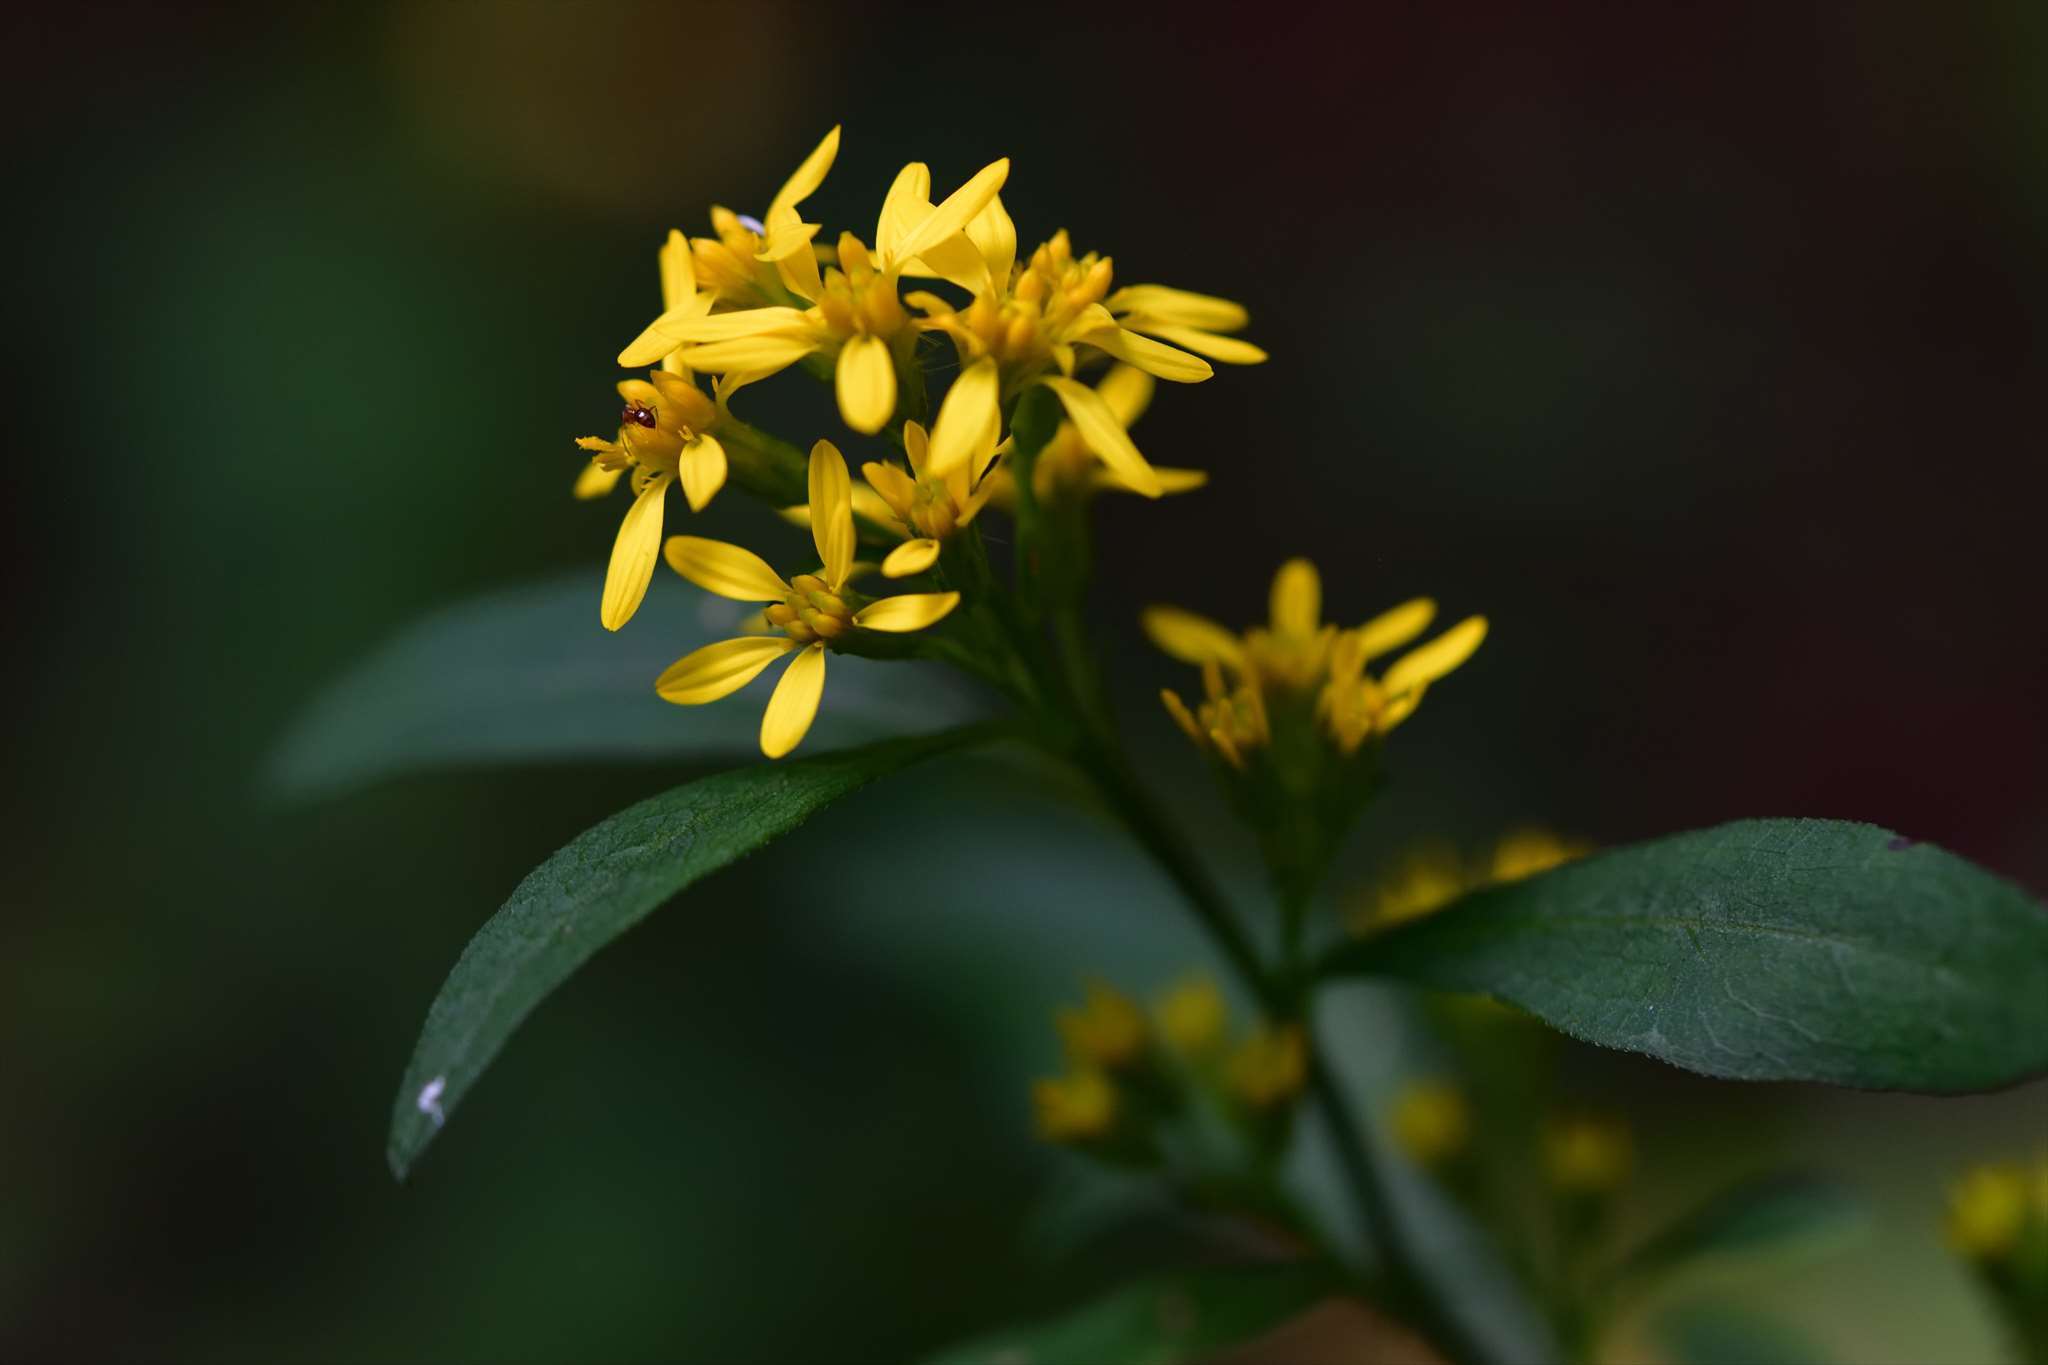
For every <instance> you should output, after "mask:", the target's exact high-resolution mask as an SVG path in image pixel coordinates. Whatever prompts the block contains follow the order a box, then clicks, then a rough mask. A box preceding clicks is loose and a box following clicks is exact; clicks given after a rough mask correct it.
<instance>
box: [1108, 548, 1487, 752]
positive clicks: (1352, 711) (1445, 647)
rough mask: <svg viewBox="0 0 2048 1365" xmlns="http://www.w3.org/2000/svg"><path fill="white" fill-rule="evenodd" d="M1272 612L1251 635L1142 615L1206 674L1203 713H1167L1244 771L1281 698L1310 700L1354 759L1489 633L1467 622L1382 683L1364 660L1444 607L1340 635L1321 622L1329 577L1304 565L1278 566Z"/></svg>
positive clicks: (1161, 610)
mask: <svg viewBox="0 0 2048 1365" xmlns="http://www.w3.org/2000/svg"><path fill="white" fill-rule="evenodd" d="M1269 611H1270V619H1269V622H1268V624H1267V625H1266V626H1265V627H1254V628H1252V629H1251V630H1249V631H1247V632H1245V634H1244V635H1243V636H1238V635H1234V634H1232V633H1231V632H1230V631H1228V630H1226V629H1224V628H1223V627H1222V626H1220V625H1217V624H1216V623H1215V622H1214V621H1211V620H1209V619H1208V618H1206V617H1203V616H1198V615H1196V614H1195V613H1193V612H1190V611H1184V610H1182V609H1180V608H1178V607H1150V608H1147V609H1146V611H1145V613H1144V615H1143V617H1142V623H1143V625H1144V627H1145V633H1146V634H1147V635H1149V636H1151V637H1152V642H1153V643H1154V644H1156V645H1158V646H1159V648H1160V649H1162V650H1164V651H1165V652H1166V653H1168V654H1170V655H1172V656H1173V657H1174V658H1176V659H1179V660H1182V661H1183V662H1185V663H1191V664H1195V665H1197V666H1199V667H1201V668H1202V670H1203V690H1204V693H1205V696H1206V700H1205V701H1204V702H1203V703H1202V705H1201V706H1200V708H1199V709H1198V710H1193V711H1191V710H1190V709H1189V708H1188V706H1187V705H1186V704H1185V703H1184V702H1182V701H1181V699H1180V697H1179V695H1178V694H1176V693H1174V692H1172V691H1167V692H1164V693H1162V700H1163V701H1164V702H1165V704H1166V709H1167V712H1168V713H1169V714H1170V715H1172V717H1173V718H1174V720H1175V721H1176V722H1177V723H1178V724H1179V725H1180V726H1181V728H1182V729H1184V730H1186V731H1187V732H1188V734H1189V736H1190V737H1192V738H1193V739H1194V741H1195V743H1196V744H1197V745H1198V746H1200V747H1203V748H1213V749H1214V750H1215V751H1216V752H1217V753H1219V754H1221V755H1222V756H1223V757H1224V758H1225V759H1227V760H1228V761H1229V762H1231V763H1232V764H1233V765H1235V766H1237V767H1240V768H1242V767H1243V766H1244V761H1245V750H1246V749H1247V748H1248V747H1252V746H1257V745H1262V744H1264V743H1265V742H1267V740H1268V738H1269V735H1270V731H1269V728H1268V722H1267V719H1266V715H1267V712H1268V710H1269V709H1270V707H1271V706H1272V705H1273V704H1275V702H1276V701H1277V700H1279V699H1281V698H1300V697H1304V696H1305V697H1308V698H1310V699H1311V700H1312V701H1313V703H1314V707H1315V714H1316V717H1317V720H1318V722H1319V724H1320V725H1321V726H1322V727H1323V730H1324V732H1325V734H1326V735H1327V736H1328V737H1329V739H1330V740H1331V742H1332V743H1333V744H1335V745H1336V747H1337V748H1338V750H1339V751H1340V752H1342V753H1344V754H1346V755H1349V754H1353V753H1356V752H1357V751H1358V748H1359V746H1360V745H1362V744H1363V743H1364V742H1365V740H1366V739H1367V738H1368V737H1369V736H1372V735H1375V734H1384V733H1386V732H1387V731H1388V730H1391V729H1392V728H1393V727H1394V726H1396V725H1398V724H1399V723H1400V722H1401V721H1402V720H1404V719H1406V718H1407V717H1408V716H1409V715H1410V714H1411V713H1412V712H1413V711H1414V710H1415V707H1416V706H1417V704H1419V703H1420V701H1421V700H1422V694H1423V691H1424V690H1425V689H1426V688H1427V687H1428V686H1429V684H1431V683H1433V682H1435V681H1436V680H1437V679H1439V678H1442V677H1443V676H1444V675H1445V674H1448V673H1450V672H1451V671H1452V670H1454V669H1456V668H1457V667H1458V666H1459V665H1461V664H1463V663H1464V662H1465V661H1466V660H1467V659H1469V658H1470V657H1471V656H1472V653H1473V651H1474V650H1476V649H1478V648H1479V643H1480V641H1481V640H1483V639H1485V637H1486V618H1485V617H1483V616H1472V617H1468V618H1466V619H1465V620H1464V621H1461V622H1459V623H1458V624H1457V625H1455V626H1453V627H1452V628H1451V629H1449V630H1447V631H1445V632H1444V633H1443V634H1441V635H1439V636H1437V637H1436V638H1435V639H1433V640H1431V641H1430V642H1429V643H1427V644H1425V645H1422V646H1419V647H1418V648H1415V649H1412V650H1410V651H1409V652H1408V653H1406V654H1404V655H1402V656H1401V657H1400V658H1398V659H1396V660H1395V661H1394V663H1393V665H1392V666H1391V667H1389V668H1388V669H1387V671H1386V673H1385V674H1384V675H1382V676H1381V677H1380V678H1378V679H1373V678H1371V677H1368V676H1366V674H1365V672H1364V668H1365V664H1366V663H1367V662H1368V661H1369V660H1371V659H1373V658H1375V657H1377V656H1379V655H1381V654H1384V653H1387V652H1388V651H1390V650H1393V649H1397V648H1399V647H1400V646H1402V645H1404V644H1407V643H1408V642H1409V641H1410V640H1413V639H1414V638H1415V637H1416V636H1417V635H1420V634H1421V633H1422V632H1423V631H1424V630H1425V629H1427V628H1428V626H1429V623H1430V621H1431V620H1432V619H1433V618H1434V617H1435V614H1436V604H1435V603H1433V602H1431V601H1429V600H1428V599H1427V598H1417V599H1416V600H1414V601H1412V602H1406V603H1403V604H1402V605H1401V606H1398V607H1395V608H1394V609H1393V610H1391V611H1387V612H1383V613H1381V614H1380V615H1379V616H1376V617H1374V618H1373V619H1372V620H1370V621H1368V622H1366V623H1365V624H1364V625H1362V626H1359V627H1357V628H1356V629H1353V630H1340V629H1339V628H1338V627H1336V626H1334V625H1330V624H1326V623H1325V622H1324V621H1323V620H1322V579H1321V576H1320V575H1318V574H1317V572H1316V568H1315V566H1314V565H1313V564H1311V563H1309V561H1307V560H1306V559H1293V560H1289V561H1288V562H1287V563H1285V564H1283V565H1281V566H1280V571H1279V572H1278V573H1277V574H1275V575H1274V577H1273V590H1272V601H1271V604H1270V608H1269ZM1226 671H1227V674H1228V678H1229V681H1228V682H1226Z"/></svg>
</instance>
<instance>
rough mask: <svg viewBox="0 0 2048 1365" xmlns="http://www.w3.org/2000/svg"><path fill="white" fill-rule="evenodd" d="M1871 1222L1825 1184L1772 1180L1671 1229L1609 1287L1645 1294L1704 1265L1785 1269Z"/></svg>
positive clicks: (1844, 1193) (1858, 1204)
mask: <svg viewBox="0 0 2048 1365" xmlns="http://www.w3.org/2000/svg"><path fill="white" fill-rule="evenodd" d="M1868 1215H1869V1209H1868V1207H1867V1206H1866V1205H1865V1204H1864V1202H1863V1201H1862V1200H1861V1199H1859V1198H1857V1197H1856V1196H1855V1195H1853V1194H1851V1193H1850V1192H1849V1191H1848V1190H1846V1189H1844V1188H1843V1187H1842V1186H1841V1185H1840V1184H1838V1183H1837V1182H1835V1181H1832V1180H1829V1179H1826V1178H1825V1177H1820V1176H1811V1175H1798V1174H1781V1175H1775V1176H1767V1177H1764V1178H1762V1179H1758V1180H1753V1181H1750V1182H1748V1183H1745V1184H1742V1185H1738V1186H1736V1187H1735V1188H1733V1189H1731V1190H1726V1191H1724V1192H1722V1193H1720V1194H1718V1195H1715V1196H1714V1197H1712V1198H1711V1199H1709V1200H1707V1201H1706V1202H1705V1203H1703V1204H1701V1205H1700V1206H1699V1207H1698V1208H1696V1209H1694V1210H1693V1211H1692V1212H1691V1213H1688V1214H1686V1215H1685V1216H1683V1217H1682V1218H1680V1219H1678V1220H1677V1221H1676V1222H1674V1223H1672V1224H1670V1225H1669V1226H1668V1227H1666V1228H1665V1229H1664V1230H1663V1231H1662V1232H1659V1233H1658V1234H1656V1235H1655V1236H1654V1237H1652V1238H1651V1239H1650V1240H1649V1241H1647V1242H1645V1243H1644V1244H1643V1245H1642V1246H1640V1247H1639V1248H1637V1249H1636V1250H1635V1251H1634V1252H1632V1253H1630V1254H1629V1256H1628V1257H1627V1258H1626V1259H1624V1260H1623V1261H1622V1262H1621V1264H1620V1265H1618V1266H1617V1267H1616V1268H1615V1270H1614V1272H1613V1276H1612V1279H1613V1280H1614V1281H1615V1282H1617V1283H1627V1284H1633V1285H1637V1286H1640V1287H1645V1288H1647V1287H1648V1286H1649V1285H1650V1284H1651V1283H1653V1282H1656V1281H1660V1280H1662V1279H1663V1278H1665V1277H1666V1276H1668V1275H1669V1274H1671V1273H1673V1272H1675V1271H1679V1270H1684V1269H1689V1268H1691V1267H1695V1266H1699V1265H1702V1264H1704V1263H1707V1262H1718V1261H1740V1260H1759V1261H1763V1260H1768V1261H1769V1262H1771V1263H1772V1264H1782V1263H1783V1261H1784V1259H1785V1258H1786V1257H1787V1256H1791V1255H1798V1254H1802V1253H1809V1252H1815V1251H1819V1250H1822V1249H1825V1248H1827V1247H1831V1246H1835V1245H1839V1244H1841V1243H1843V1242H1846V1241H1847V1240H1849V1239H1850V1238H1851V1237H1853V1236H1854V1235H1855V1234H1856V1233H1857V1232H1859V1231H1860V1230H1861V1229H1862V1228H1863V1226H1864V1225H1865V1223H1866V1221H1867V1219H1868Z"/></svg>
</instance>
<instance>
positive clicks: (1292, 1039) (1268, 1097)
mask: <svg viewBox="0 0 2048 1365" xmlns="http://www.w3.org/2000/svg"><path fill="white" fill-rule="evenodd" d="M1307 1079H1308V1042H1307V1039H1306V1038H1304V1037H1303V1036H1302V1031H1301V1029H1300V1028H1299V1027H1297V1026H1296V1025H1293V1024H1288V1025H1285V1026H1284V1027H1281V1028H1272V1027H1261V1028H1259V1029H1258V1030H1257V1031H1256V1032H1255V1033H1253V1034H1252V1035H1251V1037H1249V1038H1247V1039H1245V1040H1244V1041H1243V1042H1242V1043H1239V1044H1238V1045H1237V1047H1236V1048H1235V1049H1233V1050H1232V1052H1231V1054H1230V1060H1229V1061H1228V1063H1227V1064H1226V1065H1225V1068H1224V1080H1225V1083H1226V1084H1228V1085H1229V1087H1230V1093H1231V1094H1232V1095H1234V1096H1235V1097H1236V1098H1237V1099H1238V1100H1239V1101H1240V1102H1241V1103H1243V1104H1245V1105H1247V1106H1249V1107H1250V1108H1253V1109H1271V1108H1273V1107H1274V1106H1276V1105H1279V1104H1283V1103H1285V1102H1286V1101H1288V1100H1291V1099H1293V1098H1294V1097H1295V1096H1296V1095H1298V1094H1300V1093H1301V1088H1302V1085H1303V1084H1304V1083H1305V1082H1306V1081H1307Z"/></svg>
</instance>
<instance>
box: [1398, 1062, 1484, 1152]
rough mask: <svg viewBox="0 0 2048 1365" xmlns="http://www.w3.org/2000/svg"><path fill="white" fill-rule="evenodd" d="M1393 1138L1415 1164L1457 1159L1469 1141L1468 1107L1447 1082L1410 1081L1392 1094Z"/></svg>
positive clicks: (1458, 1091)
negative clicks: (1393, 1095) (1394, 1094)
mask: <svg viewBox="0 0 2048 1365" xmlns="http://www.w3.org/2000/svg"><path fill="white" fill-rule="evenodd" d="M1391 1126H1392V1128H1393V1130H1394V1140H1395V1141H1396V1142H1398V1143H1399V1144H1400V1145H1401V1150H1402V1151H1403V1152H1405V1153H1407V1155H1408V1159H1409V1160H1410V1161H1413V1162H1414V1163H1415V1164H1416V1165H1418V1166H1426V1167H1437V1166H1443V1165H1446V1164H1448V1163H1449V1162H1452V1161H1455V1160H1457V1159H1458V1158H1459V1157H1461V1156H1463V1155H1464V1154H1465V1149H1466V1148H1467V1147H1468V1146H1470V1145H1471V1141H1472V1110H1471V1106H1470V1105H1468V1104H1467V1103H1466V1102H1465V1095H1464V1092H1463V1091H1461V1090H1459V1089H1458V1087H1457V1086H1455V1085H1452V1084H1450V1083H1449V1082H1447V1081H1414V1082H1411V1083H1409V1084H1408V1085H1405V1086H1403V1087H1401V1091H1400V1093H1399V1094H1398V1095H1396V1096H1395V1097H1394V1112H1393V1119H1392V1123H1391Z"/></svg>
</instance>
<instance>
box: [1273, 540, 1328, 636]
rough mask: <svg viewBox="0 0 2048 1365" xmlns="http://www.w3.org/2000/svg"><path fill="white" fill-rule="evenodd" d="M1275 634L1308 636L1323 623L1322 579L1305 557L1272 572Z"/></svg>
mask: <svg viewBox="0 0 2048 1365" xmlns="http://www.w3.org/2000/svg"><path fill="white" fill-rule="evenodd" d="M1271 618H1272V623H1273V633H1274V634H1276V635H1293V636H1305V635H1313V634H1315V633H1316V628H1317V627H1318V626H1320V625H1322V623H1323V580H1322V578H1321V577H1320V576H1319V575H1318V574H1317V573H1316V566H1315V565H1313V564H1311V563H1309V562H1308V561H1307V560H1306V559H1290V560H1288V561H1287V562H1286V563H1285V564H1282V565H1281V566H1280V572H1278V573H1276V574H1274V575H1273V593H1272V605H1271Z"/></svg>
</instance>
